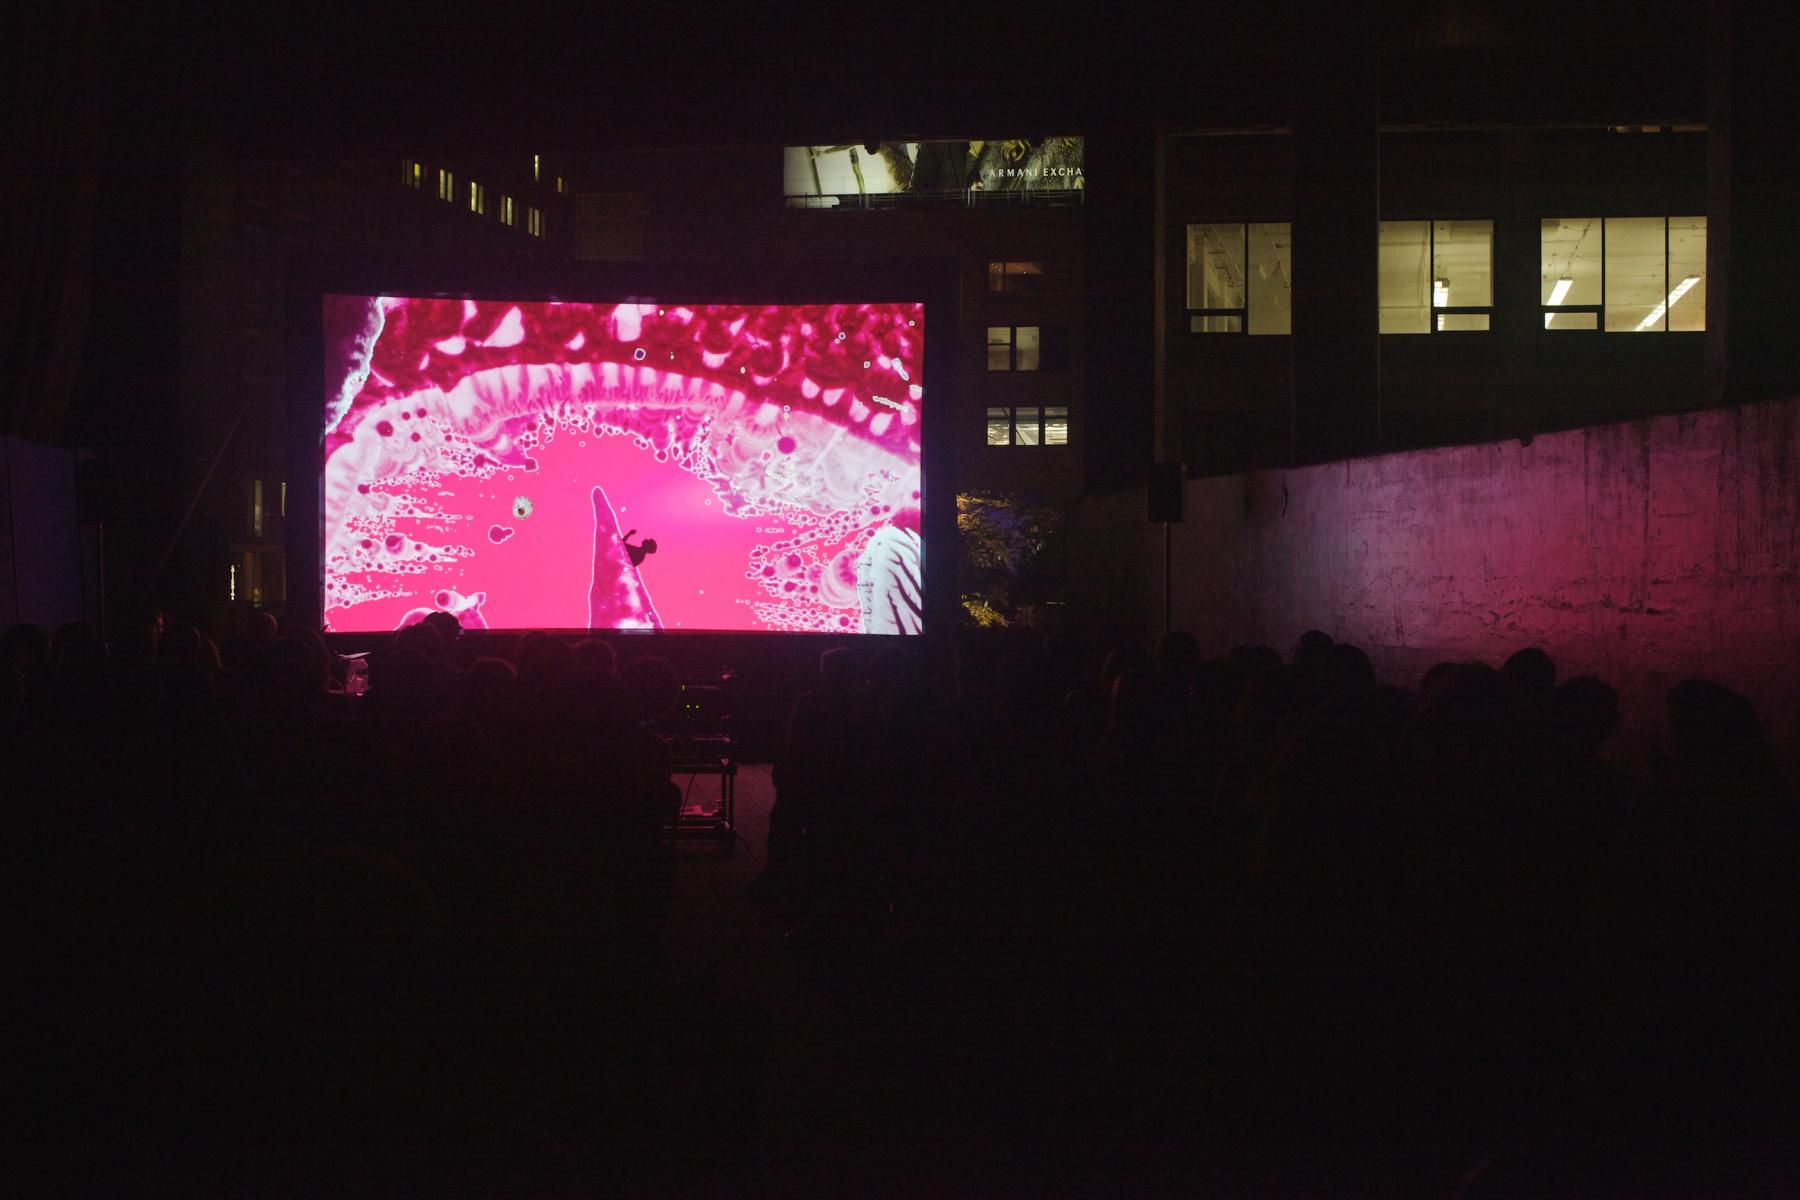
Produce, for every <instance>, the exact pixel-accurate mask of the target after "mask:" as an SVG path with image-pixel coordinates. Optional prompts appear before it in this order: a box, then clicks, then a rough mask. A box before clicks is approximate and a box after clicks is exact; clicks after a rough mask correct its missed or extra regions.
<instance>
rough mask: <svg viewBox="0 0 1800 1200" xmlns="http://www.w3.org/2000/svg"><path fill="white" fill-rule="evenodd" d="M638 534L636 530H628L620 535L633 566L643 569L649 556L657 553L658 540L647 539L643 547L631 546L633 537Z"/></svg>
mask: <svg viewBox="0 0 1800 1200" xmlns="http://www.w3.org/2000/svg"><path fill="white" fill-rule="evenodd" d="M636 532H637V530H635V529H627V530H626V531H625V532H624V533H622V534H620V535H619V540H620V541H621V542H624V543H625V553H626V554H628V555H630V556H631V565H632V566H634V567H641V566H643V565H644V559H645V558H646V557H647V556H649V555H652V554H655V553H656V539H655V538H645V539H644V541H643V543H642V544H641V545H637V546H634V545H632V544H631V535H632V534H634V533H636Z"/></svg>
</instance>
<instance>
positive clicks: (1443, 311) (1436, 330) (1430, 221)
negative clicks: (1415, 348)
mask: <svg viewBox="0 0 1800 1200" xmlns="http://www.w3.org/2000/svg"><path fill="white" fill-rule="evenodd" d="M1401 221H1423V222H1424V223H1425V262H1426V264H1427V267H1428V270H1429V273H1430V274H1429V278H1430V279H1431V303H1430V305H1428V306H1427V307H1426V310H1425V311H1426V313H1427V316H1428V319H1427V320H1426V322H1425V332H1426V333H1427V334H1428V335H1431V336H1433V337H1435V336H1436V335H1438V334H1440V333H1448V334H1452V335H1455V334H1465V333H1492V332H1494V226H1495V224H1496V221H1495V219H1494V218H1493V217H1383V218H1381V219H1380V220H1379V221H1377V222H1376V224H1375V241H1376V245H1377V246H1379V245H1380V244H1381V226H1382V225H1385V224H1390V223H1398V222H1401ZM1450 221H1486V222H1487V224H1488V244H1487V245H1488V302H1487V303H1486V304H1445V305H1441V306H1440V305H1439V304H1438V302H1437V280H1438V274H1437V227H1438V224H1439V223H1440V222H1450ZM1375 288H1376V296H1375V304H1376V308H1377V311H1378V312H1379V309H1380V305H1381V294H1380V292H1381V281H1380V280H1379V279H1377V280H1376V283H1375ZM1571 311H1572V310H1571ZM1477 316H1479V317H1486V318H1487V327H1486V328H1485V329H1445V328H1443V326H1442V325H1441V324H1440V323H1439V321H1438V318H1439V317H1477ZM1381 336H1382V337H1418V336H1419V335H1418V334H1416V333H1405V332H1394V333H1384V334H1382V335H1381Z"/></svg>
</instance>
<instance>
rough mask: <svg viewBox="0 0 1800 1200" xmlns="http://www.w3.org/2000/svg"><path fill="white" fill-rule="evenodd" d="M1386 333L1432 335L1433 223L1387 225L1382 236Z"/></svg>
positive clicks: (1382, 319) (1378, 264) (1378, 254)
mask: <svg viewBox="0 0 1800 1200" xmlns="http://www.w3.org/2000/svg"><path fill="white" fill-rule="evenodd" d="M1376 270H1377V271H1378V272H1379V278H1378V284H1377V287H1378V291H1379V295H1380V300H1379V303H1380V312H1381V317H1380V328H1381V332H1382V333H1430V332H1431V222H1429V221H1383V222H1381V225H1380V232H1379V234H1378V244H1377V252H1376Z"/></svg>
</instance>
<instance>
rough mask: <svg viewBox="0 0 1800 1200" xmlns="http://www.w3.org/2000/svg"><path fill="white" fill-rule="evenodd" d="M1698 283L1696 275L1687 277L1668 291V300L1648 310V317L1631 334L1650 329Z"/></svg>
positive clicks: (1698, 279) (1698, 278)
mask: <svg viewBox="0 0 1800 1200" xmlns="http://www.w3.org/2000/svg"><path fill="white" fill-rule="evenodd" d="M1699 282H1700V277H1699V276H1698V275H1689V276H1688V277H1687V278H1686V279H1684V280H1682V281H1681V282H1680V283H1678V284H1676V285H1675V286H1674V287H1672V288H1670V289H1669V298H1668V299H1667V300H1664V301H1663V302H1662V303H1661V304H1659V305H1657V306H1656V307H1655V308H1653V309H1651V310H1650V315H1649V316H1647V317H1645V318H1644V319H1643V320H1641V321H1639V322H1638V324H1637V329H1635V330H1633V331H1632V332H1633V333H1638V332H1641V331H1643V330H1645V329H1648V328H1650V327H1651V326H1652V325H1654V324H1656V323H1657V322H1658V321H1660V320H1662V319H1663V314H1664V313H1666V312H1668V311H1669V310H1670V309H1671V308H1674V307H1675V302H1676V301H1677V300H1679V299H1681V298H1682V297H1683V296H1685V295H1687V294H1688V290H1689V289H1690V288H1692V287H1693V286H1694V285H1695V284H1696V283H1699Z"/></svg>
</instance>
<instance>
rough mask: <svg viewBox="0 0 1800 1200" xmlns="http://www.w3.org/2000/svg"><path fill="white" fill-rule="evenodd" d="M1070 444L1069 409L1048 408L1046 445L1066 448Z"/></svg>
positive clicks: (1045, 434) (1045, 420)
mask: <svg viewBox="0 0 1800 1200" xmlns="http://www.w3.org/2000/svg"><path fill="white" fill-rule="evenodd" d="M1068 444H1069V410H1068V409H1067V408H1060V407H1059V408H1046V409H1045V410H1044V445H1046V446H1066V445H1068Z"/></svg>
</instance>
